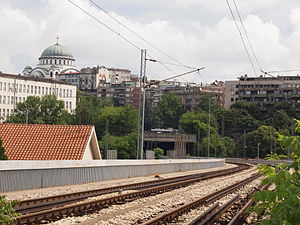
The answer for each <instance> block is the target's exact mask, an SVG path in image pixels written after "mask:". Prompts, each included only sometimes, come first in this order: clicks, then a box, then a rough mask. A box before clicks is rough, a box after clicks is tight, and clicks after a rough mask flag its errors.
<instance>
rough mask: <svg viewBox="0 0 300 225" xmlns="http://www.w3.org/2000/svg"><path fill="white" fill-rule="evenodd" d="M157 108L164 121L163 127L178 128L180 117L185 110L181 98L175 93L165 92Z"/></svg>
mask: <svg viewBox="0 0 300 225" xmlns="http://www.w3.org/2000/svg"><path fill="white" fill-rule="evenodd" d="M155 110H156V111H157V113H158V116H159V118H160V119H161V121H162V126H163V128H170V127H172V128H178V124H179V118H180V116H181V115H182V114H183V112H184V106H183V104H182V102H181V99H180V98H179V97H178V96H176V95H175V94H174V93H169V94H164V95H163V96H162V97H161V100H160V101H159V102H158V103H157V106H156V108H155Z"/></svg>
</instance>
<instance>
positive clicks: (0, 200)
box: [0, 195, 19, 225]
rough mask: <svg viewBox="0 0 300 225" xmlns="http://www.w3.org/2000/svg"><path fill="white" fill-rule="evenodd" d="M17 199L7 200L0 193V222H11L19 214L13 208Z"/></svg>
mask: <svg viewBox="0 0 300 225" xmlns="http://www.w3.org/2000/svg"><path fill="white" fill-rule="evenodd" d="M17 204H18V202H17V201H8V200H6V199H5V196H2V195H0V224H1V225H2V224H3V225H4V224H11V223H12V222H13V221H15V220H16V219H17V217H18V216H19V214H18V213H16V211H15V210H14V208H13V207H15V206H16V205H17Z"/></svg>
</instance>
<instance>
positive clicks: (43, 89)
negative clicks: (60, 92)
mask: <svg viewBox="0 0 300 225" xmlns="http://www.w3.org/2000/svg"><path fill="white" fill-rule="evenodd" d="M44 93H45V88H44V87H42V95H44Z"/></svg>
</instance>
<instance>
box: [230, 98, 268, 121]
mask: <svg viewBox="0 0 300 225" xmlns="http://www.w3.org/2000/svg"><path fill="white" fill-rule="evenodd" d="M230 108H231V109H236V110H239V111H244V112H247V113H248V114H249V115H251V116H252V117H253V118H254V119H256V120H260V119H261V118H262V113H261V110H260V107H259V105H258V104H257V103H254V102H245V101H237V102H235V103H234V104H232V105H231V107H230Z"/></svg>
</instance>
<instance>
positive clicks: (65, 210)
mask: <svg viewBox="0 0 300 225" xmlns="http://www.w3.org/2000/svg"><path fill="white" fill-rule="evenodd" d="M235 169H236V168H235ZM214 172H217V173H214V174H210V175H206V176H202V177H199V178H193V179H189V180H185V181H180V182H174V183H171V184H162V185H159V186H156V187H150V188H144V189H142V190H139V191H136V192H132V193H128V194H119V195H117V196H113V197H107V198H103V199H99V200H93V201H89V202H82V203H78V204H72V205H66V206H62V207H60V206H58V207H57V208H52V209H47V210H44V211H39V212H34V213H29V214H24V215H21V216H20V217H19V218H18V220H17V221H16V222H15V223H14V224H27V223H38V222H39V221H40V220H46V219H48V220H49V219H50V220H51V219H52V218H55V219H57V217H61V216H63V215H68V214H76V213H79V212H82V211H93V210H96V209H101V208H104V207H108V206H109V205H112V204H119V203H123V202H127V201H132V200H135V199H138V198H143V197H147V196H150V195H154V194H157V193H162V192H166V191H170V190H173V189H176V188H180V187H184V186H187V185H190V184H191V183H195V182H199V181H201V180H206V179H210V178H214V177H220V176H224V175H227V174H232V173H235V172H238V171H235V170H233V169H231V170H229V171H228V170H226V171H222V172H220V171H214Z"/></svg>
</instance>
